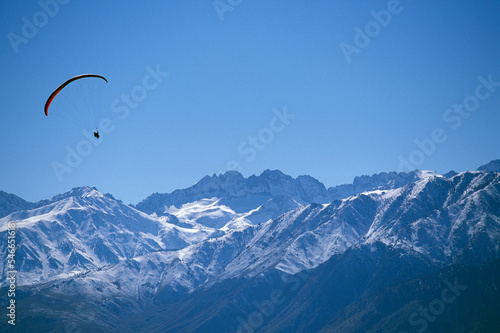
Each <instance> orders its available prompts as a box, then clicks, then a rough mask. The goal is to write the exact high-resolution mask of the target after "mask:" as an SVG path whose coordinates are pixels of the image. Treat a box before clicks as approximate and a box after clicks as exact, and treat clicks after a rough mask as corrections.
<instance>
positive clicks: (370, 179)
mask: <svg viewBox="0 0 500 333" xmlns="http://www.w3.org/2000/svg"><path fill="white" fill-rule="evenodd" d="M434 176H439V175H438V174H437V173H436V172H434V171H428V170H415V171H411V172H399V173H397V172H381V173H378V174H374V175H372V176H358V177H355V178H354V181H353V183H352V184H344V185H338V186H334V187H330V188H329V189H328V196H329V198H330V200H331V201H333V200H338V199H345V198H347V197H350V196H351V195H355V194H358V193H362V192H366V191H375V190H390V189H395V188H400V187H402V186H404V185H406V184H408V183H411V182H415V181H418V180H421V179H425V178H428V177H434Z"/></svg>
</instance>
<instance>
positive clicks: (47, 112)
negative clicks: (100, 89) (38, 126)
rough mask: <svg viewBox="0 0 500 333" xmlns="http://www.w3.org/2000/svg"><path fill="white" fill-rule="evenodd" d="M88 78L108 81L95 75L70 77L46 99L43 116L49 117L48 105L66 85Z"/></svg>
mask: <svg viewBox="0 0 500 333" xmlns="http://www.w3.org/2000/svg"><path fill="white" fill-rule="evenodd" d="M89 77H96V78H100V79H103V80H104V81H106V82H108V80H106V78H105V77H104V76H101V75H97V74H81V75H77V76H75V77H72V78H71V79H69V80H67V81H66V82H64V83H63V84H61V85H60V86H59V87H57V89H56V90H54V91H53V92H52V94H50V96H49V98H48V99H47V102H45V115H46V116H48V115H49V106H50V103H52V100H53V99H54V98H55V97H56V96H57V94H59V92H60V91H61V90H63V89H64V87H66V86H67V85H68V84H70V83H71V82H73V81H76V80H80V79H84V78H89Z"/></svg>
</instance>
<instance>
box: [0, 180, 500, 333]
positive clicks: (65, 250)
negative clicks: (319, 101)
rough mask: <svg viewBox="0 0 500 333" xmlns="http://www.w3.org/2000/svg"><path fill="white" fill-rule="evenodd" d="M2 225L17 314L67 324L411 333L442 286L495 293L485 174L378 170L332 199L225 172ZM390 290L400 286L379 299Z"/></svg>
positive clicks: (493, 228)
mask: <svg viewBox="0 0 500 333" xmlns="http://www.w3.org/2000/svg"><path fill="white" fill-rule="evenodd" d="M352 191H355V193H353V194H352V195H348V196H347V197H345V198H342V199H336V197H343V196H346V195H347V194H348V193H349V192H352ZM356 191H357V192H356ZM332 193H333V194H332ZM332 198H333V199H332ZM330 199H331V200H330ZM8 221H16V223H17V233H18V238H17V243H18V249H17V252H16V257H17V259H18V263H17V264H18V271H19V281H20V289H21V291H22V295H23V299H22V300H21V301H20V302H21V305H24V306H25V308H26V309H27V310H26V311H25V314H24V315H23V314H20V316H24V317H22V318H21V319H23V318H31V317H33V316H35V317H36V318H39V320H40V322H44V323H52V322H53V321H54V320H55V319H56V318H57V319H58V324H56V326H55V327H56V328H58V329H62V330H64V325H65V323H67V322H71V323H76V325H77V327H80V328H81V329H83V330H90V331H92V330H94V331H101V332H116V331H134V330H141V331H144V332H166V331H168V332H186V331H194V332H234V331H237V330H238V329H239V330H240V331H242V332H244V331H263V332H280V331H283V332H288V331H308V332H310V331H313V332H316V331H321V330H325V331H342V332H367V331H370V329H373V332H375V331H387V332H389V331H401V330H404V331H418V330H419V329H422V327H423V326H420V325H419V324H418V323H422V322H421V321H420V322H418V321H416V323H417V324H415V325H414V323H415V321H409V320H408V318H409V317H410V316H411V315H412V311H416V313H418V311H419V310H418V307H416V308H415V306H416V305H415V304H416V302H420V301H417V300H420V299H423V300H424V301H422V302H424V303H425V302H427V304H428V303H429V302H431V301H432V300H433V299H434V298H435V296H434V295H435V294H436V293H437V294H439V293H440V292H441V289H442V288H443V287H442V286H440V284H439V281H448V282H447V283H449V281H454V280H453V279H457V276H458V277H460V279H462V278H463V279H469V280H466V281H469V282H468V285H467V288H470V290H474V291H475V292H477V294H481V295H482V294H484V295H497V296H500V291H498V289H497V288H496V287H494V286H495V285H496V284H495V283H496V282H495V281H497V280H496V278H497V277H498V278H499V279H500V269H498V267H500V266H498V265H497V264H498V262H499V260H500V246H499V244H500V173H495V172H486V171H473V172H462V173H459V174H457V175H454V176H453V175H452V174H450V175H449V178H448V177H443V176H441V175H438V174H436V173H434V172H430V171H415V172H410V173H406V174H401V173H400V174H397V173H382V174H378V175H374V176H371V177H357V178H356V179H355V183H354V184H352V185H349V186H347V185H342V186H341V187H337V188H336V189H334V190H332V188H330V189H328V190H327V189H326V188H325V187H324V186H323V185H322V184H321V183H319V182H318V181H317V180H315V179H314V178H312V177H309V176H300V177H298V178H296V179H294V178H292V177H290V176H286V175H284V174H283V173H281V172H279V171H265V172H264V173H262V174H261V175H260V176H252V177H249V178H244V177H243V176H242V175H241V174H239V173H237V172H228V173H226V174H223V175H219V176H215V175H214V176H212V177H208V176H207V177H205V178H203V179H202V180H201V181H199V182H198V183H196V184H195V185H193V186H192V187H190V188H188V189H185V190H177V191H174V192H172V193H170V194H153V195H152V196H150V197H148V198H147V199H146V200H144V201H142V202H141V203H139V204H138V205H137V206H135V207H131V206H127V205H124V204H123V203H121V202H120V201H118V200H116V199H114V198H113V197H112V196H111V195H107V194H102V193H100V192H99V191H97V190H96V189H95V188H90V187H82V188H76V189H73V190H72V191H70V192H68V193H65V194H62V195H59V196H56V197H54V198H52V199H50V200H46V201H43V202H40V203H37V204H36V208H29V209H25V210H21V211H18V212H14V213H11V214H10V215H8V216H6V217H4V218H3V219H0V235H2V234H4V233H5V232H6V224H7V222H8ZM5 244H6V243H5ZM2 250H5V245H3V247H2ZM495 265H496V266H495ZM473 271H474V272H476V271H477V272H483V273H481V274H482V275H481V274H479V273H478V274H476V275H470V272H473ZM483 275H484V276H483ZM436 281H437V282H436ZM492 281H493V282H492ZM499 281H500V280H499ZM419 283H420V284H419ZM490 286H491V287H490ZM492 288H493V289H492ZM436 289H437V291H436ZM393 290H404V292H403V294H399V293H397V294H396V296H395V297H397V299H396V300H394V301H390V302H389V301H382V299H385V298H387V293H391V292H392V291H393ZM464 290H465V289H464ZM464 294H465V292H464ZM464 297H466V296H464ZM0 299H2V296H0ZM427 299H428V301H425V300H427ZM391 302H394V304H395V305H391V306H389V305H387V304H393V303H391ZM470 302H472V304H474V309H482V307H481V306H480V305H481V304H477V302H478V301H477V300H476V301H474V300H471V301H470ZM474 302H475V303H474ZM495 302H496V303H495ZM497 303H498V305H500V303H499V302H497V301H492V303H491V304H490V306H496V305H497ZM51 304H52V305H51ZM54 304H57V305H54ZM424 305H425V304H424ZM75 307H77V308H78V311H76V312H75V311H73V310H74V308H75ZM370 307H373V308H377V309H379V311H378V312H376V313H373V312H370V311H368V309H369V308H370ZM451 307H452V305H449V308H450V309H451ZM414 308H415V310H412V309H414ZM460 309H461V308H460V307H457V310H456V311H459V310H460ZM460 311H462V312H458V313H460V314H459V315H458V317H460V318H461V317H464V318H465V314H467V313H474V315H475V316H476V318H490V317H495V316H494V315H497V314H498V313H496V312H495V313H493V314H491V313H489V312H487V311H486V312H485V311H483V312H478V311H479V310H474V311H472V312H471V310H470V309H469V308H467V311H468V312H467V311H466V310H465V309H464V310H460ZM255 313H257V314H255ZM259 316H260V317H259ZM449 316H452V317H453V316H454V315H453V314H448V313H447V312H445V313H444V314H443V315H442V316H441V318H444V320H449V318H450V317H449ZM455 316H457V314H455ZM61 318H64V320H61ZM255 318H260V319H259V320H256V319H255ZM476 320H479V319H476ZM484 320H486V319H484ZM488 320H489V319H488ZM366 323H369V324H366ZM370 323H371V324H370ZM431 323H434V320H433V321H432V322H431V321H429V320H428V321H427V322H426V325H430V324H431ZM46 325H49V326H50V324H46ZM421 325H423V324H421ZM477 325H479V324H477ZM47 327H48V326H47ZM436 327H440V326H436ZM458 327H459V328H460V326H458ZM477 327H483V326H480V325H479V326H477ZM492 327H497V326H492ZM30 328H32V329H34V328H37V326H31V327H30ZM396 328H397V330H396ZM51 329H54V327H51ZM463 329H464V330H467V329H468V326H463ZM441 331H443V330H442V329H441ZM455 331H456V330H455Z"/></svg>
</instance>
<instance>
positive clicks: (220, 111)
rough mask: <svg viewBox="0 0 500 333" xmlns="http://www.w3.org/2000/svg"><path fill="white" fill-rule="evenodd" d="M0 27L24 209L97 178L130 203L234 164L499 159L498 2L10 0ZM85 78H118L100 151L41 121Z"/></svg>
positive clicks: (9, 186) (67, 125)
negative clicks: (72, 82) (62, 89)
mask: <svg viewBox="0 0 500 333" xmlns="http://www.w3.org/2000/svg"><path fill="white" fill-rule="evenodd" d="M0 27H1V31H2V36H3V37H2V39H1V47H0V57H1V60H2V61H1V63H2V75H1V76H0V84H1V87H2V89H1V90H0V100H1V101H2V103H1V104H0V106H1V110H0V121H1V124H2V125H3V126H2V131H1V132H0V140H1V141H2V142H3V144H2V145H1V146H0V156H1V158H2V163H1V164H0V168H1V169H0V175H1V176H0V189H1V190H3V191H6V192H10V193H14V194H16V195H19V196H21V197H22V198H24V199H26V200H30V201H36V200H40V199H44V198H49V197H51V196H53V195H55V194H59V193H62V192H65V191H67V190H69V189H71V188H72V187H75V186H82V185H91V186H96V187H97V188H98V189H99V190H101V191H102V192H109V193H112V194H113V195H114V196H115V197H116V198H118V199H122V200H123V201H124V202H126V203H134V204H135V203H137V202H139V201H140V200H142V199H144V198H145V197H147V196H148V195H149V194H151V193H153V192H170V191H173V190H174V189H177V188H185V187H188V186H190V185H192V184H193V183H195V182H196V181H198V180H199V179H201V178H202V177H203V176H204V175H207V174H213V173H221V172H225V171H226V170H228V169H235V168H236V169H238V170H239V171H241V172H242V173H243V175H245V176H249V175H252V174H260V173H261V172H262V171H263V170H265V169H280V170H282V171H283V172H284V173H287V174H290V175H291V176H294V177H296V176H298V175H302V174H309V175H312V176H313V177H315V178H317V179H318V180H320V181H321V182H323V183H324V184H325V185H326V186H327V187H328V186H334V185H338V184H342V183H349V182H351V181H352V179H353V178H354V177H355V176H357V175H363V174H368V175H371V174H373V173H378V172H382V171H396V170H398V169H400V170H403V171H407V170H406V169H407V168H411V167H413V168H417V169H430V170H435V171H437V172H441V173H444V172H447V171H449V170H451V169H454V170H456V171H463V170H470V169H476V168H477V167H478V166H479V165H481V164H484V163H486V162H488V161H490V160H492V159H497V158H500V151H499V148H498V147H499V142H500V131H499V130H498V124H499V121H500V112H499V111H500V108H499V107H500V86H498V85H500V84H498V83H497V82H500V67H499V66H498V65H499V59H500V2H499V1H486V0H482V1H456V0H455V1H451V0H448V1H440V2H435V1H410V0H401V1H394V0H390V1H370V2H368V1H332V0H330V1H326V0H321V1H314V2H311V1H305V0H304V1H302V0H296V1H284V0H282V1H269V0H265V1H264V0H259V1H246V0H243V1H236V0H232V1H228V0H221V1H218V2H216V1H210V0H204V1H189V2H188V1H121V2H117V1H115V2H111V1H108V2H103V1H75V0H73V1H68V0H64V1H63V0H59V2H57V1H56V0H45V1H44V0H41V1H40V2H38V1H28V0H26V1H14V0H5V1H2V2H1V3H0ZM360 31H361V32H360ZM82 73H97V74H101V75H103V76H105V77H106V78H107V79H108V81H109V83H108V84H104V85H102V87H101V88H100V90H99V93H100V96H99V98H98V99H97V98H96V100H97V101H96V103H98V107H97V108H96V109H95V112H96V116H95V117H94V118H95V120H96V121H97V123H96V125H98V123H99V122H101V125H104V126H102V129H101V138H100V139H99V140H97V141H96V140H94V139H92V138H87V137H86V136H85V135H84V134H82V131H83V130H84V129H85V128H84V127H85V126H83V125H82V124H81V123H79V122H77V121H74V122H71V121H66V120H64V119H63V118H61V117H57V116H56V115H57V113H58V112H59V111H61V112H62V111H63V110H62V109H57V108H54V110H53V111H54V117H51V116H52V114H50V115H49V117H46V116H45V115H44V114H43V106H44V104H45V101H46V99H47V97H48V96H49V95H50V93H51V92H52V91H53V90H54V89H55V88H56V87H57V86H58V85H59V84H60V83H62V82H63V81H65V80H66V79H68V78H70V77H72V76H74V75H78V74H82ZM167 73H168V74H167ZM90 80H92V79H90ZM488 81H489V83H488ZM94 82H95V81H94ZM68 87H69V86H68ZM88 89H89V90H87V91H88V92H89V95H90V98H92V94H93V93H94V92H93V91H92V90H91V88H88ZM87 91H85V90H84V94H85V93H87ZM127 96H128V97H127ZM77 98H78V97H77ZM56 100H57V98H56ZM56 100H55V101H56ZM55 101H54V103H55ZM77 103H79V102H77ZM454 105H458V106H457V108H454ZM460 105H462V107H461V109H460ZM55 106H56V105H54V107H55ZM80 107H81V106H80ZM83 107H84V108H85V106H83ZM465 107H466V109H465ZM468 110H470V111H468ZM51 111H52V109H51ZM81 112H82V113H83V115H84V116H86V114H85V112H83V111H81ZM89 130H90V129H89ZM68 149H69V151H75V152H76V153H77V154H79V152H80V153H82V154H79V157H76V158H75V157H74V156H73V157H72V159H71V158H70V159H69V162H70V163H67V159H68V157H67V155H68V154H69V153H68ZM403 161H404V162H403ZM70 164H71V165H70Z"/></svg>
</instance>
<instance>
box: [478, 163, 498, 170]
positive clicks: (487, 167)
mask: <svg viewBox="0 0 500 333" xmlns="http://www.w3.org/2000/svg"><path fill="white" fill-rule="evenodd" d="M477 169H478V170H480V171H489V172H500V160H493V161H491V162H489V163H487V164H485V165H482V166H480V167H479V168H477Z"/></svg>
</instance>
